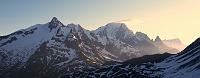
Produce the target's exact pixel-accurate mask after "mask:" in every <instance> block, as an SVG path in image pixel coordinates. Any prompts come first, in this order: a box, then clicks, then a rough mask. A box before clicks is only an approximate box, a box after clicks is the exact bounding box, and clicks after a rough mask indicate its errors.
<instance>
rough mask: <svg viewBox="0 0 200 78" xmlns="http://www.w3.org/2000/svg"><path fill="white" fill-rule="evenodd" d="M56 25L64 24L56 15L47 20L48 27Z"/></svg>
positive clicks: (51, 27)
mask: <svg viewBox="0 0 200 78" xmlns="http://www.w3.org/2000/svg"><path fill="white" fill-rule="evenodd" d="M57 26H64V25H63V24H62V23H61V22H60V21H59V20H58V19H57V18H56V17H53V19H52V20H51V21H50V22H49V28H50V29H51V30H52V29H53V28H56V27H57Z"/></svg>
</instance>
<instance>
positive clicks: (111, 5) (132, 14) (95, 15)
mask: <svg viewBox="0 0 200 78" xmlns="http://www.w3.org/2000/svg"><path fill="white" fill-rule="evenodd" d="M199 2H200V1H198V0H190V1H189V0H151V1H150V0H149V1H147V0H101V1H97V0H95V1H93V0H84V1H83V0H77V1H74V0H68V1H54V0H49V1H41V0H34V1H26V0H23V1H22V2H21V3H20V2H19V1H17V0H12V1H8V0H7V1H0V10H1V14H0V17H1V18H0V27H1V29H0V35H7V34H9V33H12V32H14V31H17V30H19V29H24V28H27V27H30V26H32V25H35V24H43V23H47V22H49V21H50V20H51V19H52V17H54V16H55V17H57V18H58V19H59V20H60V21H61V22H62V23H64V24H69V23H76V24H80V25H81V26H82V27H84V28H86V29H88V30H94V29H96V28H98V27H99V26H102V25H105V24H107V23H110V22H122V23H126V24H127V25H128V27H129V28H130V29H131V30H132V31H133V32H137V31H140V32H143V33H146V34H147V35H148V36H149V37H150V38H153V39H155V37H156V36H157V35H159V36H160V37H161V38H162V39H174V38H179V39H181V41H182V42H183V43H184V44H187V45H188V44H190V43H191V42H193V41H194V40H195V39H196V38H198V37H200V35H199V30H198V29H199V26H200V23H199V22H198V21H199V20H200V15H199V14H200V5H199V4H198V3H199ZM72 3H73V4H72ZM102 5H103V6H102Z"/></svg>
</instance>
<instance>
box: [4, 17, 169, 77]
mask: <svg viewBox="0 0 200 78" xmlns="http://www.w3.org/2000/svg"><path fill="white" fill-rule="evenodd" d="M162 45H163V46H164V44H162ZM162 48H165V52H166V51H168V50H167V49H171V48H169V47H167V49H166V46H164V47H162ZM156 53H164V51H162V50H161V48H160V47H159V46H158V45H157V43H156V42H154V41H151V40H150V39H149V37H148V36H147V35H146V34H144V33H142V32H136V33H135V34H134V33H133V32H132V31H131V30H129V29H128V28H127V27H126V25H125V24H123V23H109V24H107V25H105V26H102V27H100V28H98V29H96V30H94V31H89V30H86V29H84V28H82V27H81V26H80V25H76V24H68V25H64V24H62V23H61V22H60V21H59V20H58V19H57V18H56V17H54V18H53V19H52V20H51V21H50V22H48V23H46V24H37V25H34V26H31V27H29V28H27V29H22V30H19V31H16V32H14V33H11V34H9V35H6V36H0V77H8V78H9V77H10V78H15V77H20V78H27V77H28V78H31V77H32V78H44V77H47V78H49V77H58V76H60V75H64V74H74V73H75V72H82V71H85V70H95V69H98V68H101V66H102V65H104V64H105V63H107V61H115V62H120V61H125V60H128V59H131V58H137V57H141V56H143V55H151V54H156ZM113 64H115V63H113ZM138 75H139V73H138ZM143 76H144V75H141V77H143Z"/></svg>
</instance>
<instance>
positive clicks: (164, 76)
mask: <svg viewBox="0 0 200 78" xmlns="http://www.w3.org/2000/svg"><path fill="white" fill-rule="evenodd" d="M67 77H106V78H113V77H116V78H119V77H127V78H198V77H200V38H198V39H197V40H196V41H194V42H193V43H192V44H191V45H189V46H188V47H186V49H184V50H183V51H182V52H180V53H178V54H173V55H172V54H168V53H164V54H155V55H146V56H143V57H139V58H134V59H130V60H127V61H125V62H112V63H105V65H104V66H102V67H101V68H100V69H96V70H88V71H84V72H78V73H76V74H70V75H64V76H62V78H67Z"/></svg>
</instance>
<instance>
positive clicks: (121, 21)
mask: <svg viewBox="0 0 200 78" xmlns="http://www.w3.org/2000/svg"><path fill="white" fill-rule="evenodd" d="M129 21H131V19H122V20H119V21H116V22H120V23H123V22H129Z"/></svg>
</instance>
